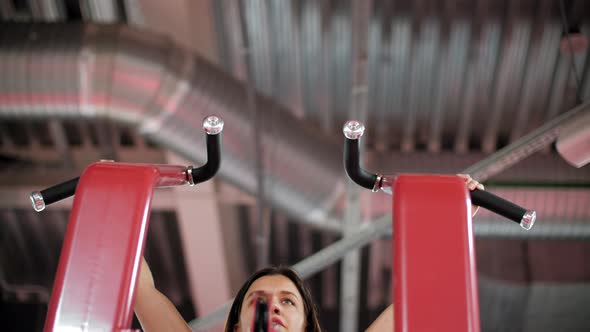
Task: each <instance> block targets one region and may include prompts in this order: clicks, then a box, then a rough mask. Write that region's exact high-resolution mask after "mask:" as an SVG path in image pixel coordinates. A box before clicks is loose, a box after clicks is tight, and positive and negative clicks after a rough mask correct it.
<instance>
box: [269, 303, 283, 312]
mask: <svg viewBox="0 0 590 332" xmlns="http://www.w3.org/2000/svg"><path fill="white" fill-rule="evenodd" d="M271 310H272V312H274V313H275V314H280V313H281V308H280V307H279V302H277V301H272V304H271Z"/></svg>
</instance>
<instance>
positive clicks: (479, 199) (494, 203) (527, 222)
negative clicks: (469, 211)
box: [470, 189, 536, 229]
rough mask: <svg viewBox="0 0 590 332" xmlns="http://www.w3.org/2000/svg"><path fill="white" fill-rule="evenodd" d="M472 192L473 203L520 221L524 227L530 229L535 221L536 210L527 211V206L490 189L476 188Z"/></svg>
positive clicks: (517, 221)
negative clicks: (508, 199) (504, 197)
mask: <svg viewBox="0 0 590 332" xmlns="http://www.w3.org/2000/svg"><path fill="white" fill-rule="evenodd" d="M470 193H471V202H472V203H473V204H475V205H479V206H481V207H482V208H485V209H488V210H490V211H492V212H494V213H497V214H499V215H501V216H503V217H506V218H508V219H510V220H512V221H514V222H516V223H519V224H520V225H521V226H522V227H523V228H526V229H530V228H531V227H532V226H533V223H534V222H535V218H536V213H535V212H534V211H527V210H526V209H525V208H523V207H521V206H518V205H516V204H514V203H512V202H510V201H507V200H505V199H503V198H502V197H499V196H496V195H494V194H492V193H491V192H489V191H485V190H477V189H476V190H473V191H470Z"/></svg>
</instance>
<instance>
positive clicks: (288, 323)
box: [234, 275, 305, 332]
mask: <svg viewBox="0 0 590 332" xmlns="http://www.w3.org/2000/svg"><path fill="white" fill-rule="evenodd" d="M259 297H261V298H264V299H265V300H266V302H267V303H269V319H270V322H271V330H270V331H291V332H303V331H305V309H304V303H303V297H302V296H301V294H299V291H298V290H297V287H296V286H295V284H293V282H292V281H291V280H290V279H289V278H287V277H285V276H283V275H272V276H264V277H260V278H258V279H256V281H254V283H252V285H251V286H250V288H249V289H248V291H247V292H246V296H245V297H244V300H243V302H242V310H241V311H240V322H239V323H238V324H237V325H236V326H235V327H234V331H236V332H237V331H240V332H251V329H252V321H253V320H254V310H255V308H256V299H257V298H259Z"/></svg>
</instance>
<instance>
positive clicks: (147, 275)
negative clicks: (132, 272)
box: [135, 258, 191, 332]
mask: <svg viewBox="0 0 590 332" xmlns="http://www.w3.org/2000/svg"><path fill="white" fill-rule="evenodd" d="M135 315H137V319H139V322H140V323H141V327H142V328H143V331H144V332H159V331H191V329H190V327H189V326H188V324H187V323H186V322H185V321H184V318H182V316H181V315H180V313H179V312H178V310H176V307H175V306H174V304H172V302H170V300H169V299H168V298H167V297H166V296H164V294H162V293H160V291H158V290H157V289H156V287H155V286H154V278H153V277H152V272H151V271H150V268H149V266H148V265H147V262H146V261H145V259H144V258H142V261H141V268H140V269H139V281H138V284H137V292H136V295H135Z"/></svg>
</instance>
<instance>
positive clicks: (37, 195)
mask: <svg viewBox="0 0 590 332" xmlns="http://www.w3.org/2000/svg"><path fill="white" fill-rule="evenodd" d="M79 180H80V177H77V178H74V179H71V180H68V181H66V182H62V183H60V184H56V185H55V186H51V187H49V188H47V189H43V190H41V191H34V192H32V193H31V196H30V199H31V204H32V205H33V209H35V211H37V212H39V211H43V210H44V209H45V206H47V205H49V204H52V203H55V202H57V201H61V200H62V199H64V198H68V197H71V196H73V195H74V193H75V192H76V186H78V181H79Z"/></svg>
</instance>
